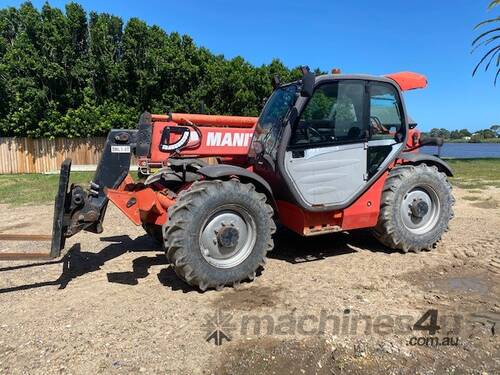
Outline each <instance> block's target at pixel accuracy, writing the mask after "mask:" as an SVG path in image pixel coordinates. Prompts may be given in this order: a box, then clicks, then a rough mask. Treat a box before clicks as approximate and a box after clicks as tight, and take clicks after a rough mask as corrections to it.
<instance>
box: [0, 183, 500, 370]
mask: <svg viewBox="0 0 500 375" xmlns="http://www.w3.org/2000/svg"><path fill="white" fill-rule="evenodd" d="M455 195H456V197H457V204H456V207H455V218H454V220H453V221H452V225H451V229H450V231H449V232H448V233H447V234H446V235H445V237H444V239H443V241H442V242H441V243H440V244H439V245H438V247H437V248H436V249H435V250H433V251H431V252H423V253H420V254H401V253H399V252H390V251H387V250H385V249H384V248H383V247H381V246H380V245H379V244H378V243H377V242H376V241H375V240H373V239H372V238H371V236H370V235H369V233H368V232H366V231H356V232H352V233H342V234H337V235H331V236H330V235H329V236H324V237H317V238H312V239H302V238H299V237H297V236H295V235H293V234H291V233H290V232H287V231H284V230H282V231H280V232H279V233H278V234H277V236H276V241H275V243H276V248H275V250H274V251H273V253H272V254H270V259H269V261H268V264H267V266H266V269H265V270H264V272H263V273H262V275H261V276H260V277H258V278H257V279H256V280H255V281H253V282H248V283H244V284H242V285H241V286H240V287H239V288H238V290H234V289H224V290H223V291H221V292H216V291H209V292H206V293H199V292H198V291H196V290H193V289H191V288H190V287H188V286H187V285H185V284H184V283H183V282H181V281H179V280H178V279H177V277H176V276H175V274H174V272H173V271H172V270H171V269H170V267H169V266H168V264H167V262H166V259H165V257H164V255H163V253H162V251H161V249H160V248H159V247H158V246H157V245H155V243H154V242H153V241H152V240H150V239H149V238H148V237H147V236H145V235H144V233H143V231H142V229H141V228H137V227H134V226H133V225H132V224H131V223H129V222H128V221H127V220H126V219H125V218H124V217H123V216H122V215H121V214H120V213H119V212H118V211H117V210H116V209H114V208H110V209H109V210H108V216H107V218H106V221H105V232H104V233H103V234H102V235H93V234H89V233H82V234H79V235H77V236H75V237H74V238H72V239H70V240H68V242H67V246H66V249H67V250H69V251H68V253H67V255H66V256H65V257H64V258H63V259H62V260H55V261H49V262H0V319H1V321H0V373H6V374H17V373H29V374H42V373H43V374H66V373H68V374H69V373H137V372H142V373H167V374H179V373H186V374H188V373H189V374H211V373H214V374H225V373H227V374H247V373H248V374H258V373H269V374H272V373H275V374H279V373H296V374H316V373H317V374H345V373H360V374H361V373H386V374H391V373H394V374H400V373H403V374H405V373H407V374H413V373H422V374H433V373H436V374H443V373H459V374H461V373H473V374H494V373H500V340H499V332H500V301H499V296H500V234H499V230H500V208H498V207H494V204H491V203H492V202H495V200H496V201H499V202H500V190H499V189H497V190H494V189H490V190H487V191H485V192H483V193H481V194H479V197H483V198H487V197H491V198H493V199H490V200H488V201H487V200H479V201H469V200H465V199H463V197H464V196H470V195H471V193H469V192H466V191H464V190H460V189H455ZM476 195H477V194H476ZM485 202H486V203H485ZM487 202H489V203H487ZM1 208H2V209H3V212H4V215H3V217H2V218H0V232H3V233H16V232H23V233H49V232H50V226H51V214H52V213H51V211H52V208H51V207H50V206H38V207H21V208H15V209H13V208H9V207H6V206H2V207H1ZM43 248H45V249H47V248H48V243H44V242H40V243H36V244H26V243H14V242H2V243H0V251H17V250H19V249H23V250H25V251H35V250H41V249H43ZM430 309H431V310H437V316H438V318H437V324H438V325H439V326H440V329H439V330H438V331H437V333H436V334H435V335H431V332H429V331H425V330H414V331H411V330H409V329H408V327H411V326H413V324H414V323H415V322H416V321H417V320H418V319H419V318H420V317H422V315H424V313H425V312H426V311H428V310H430ZM322 314H323V315H322ZM432 314H434V313H431V315H432ZM325 316H327V317H328V316H329V317H330V320H328V319H326V318H325ZM332 316H333V317H332ZM446 317H447V318H446ZM323 318H325V319H326V320H321V319H323ZM445 318H446V319H445ZM252 319H253V320H252ZM255 319H260V322H261V323H262V324H261V327H260V328H261V329H260V331H259V330H257V331H258V332H257V334H256V332H255V329H256V328H258V327H256V325H255ZM336 319H338V320H336ZM405 319H406V320H405ZM317 321H320V322H321V321H323V322H326V323H325V325H324V326H323V329H320V325H315V324H316V322H317ZM336 321H337V322H340V323H339V324H338V325H337V326H334V324H335V322H336ZM354 321H357V322H361V324H359V325H358V326H356V325H355V324H354V323H353V322H354ZM252 322H253V323H254V324H253V325H252ZM345 322H347V323H345ZM368 322H371V323H368ZM429 322H430V319H427V320H426V321H425V322H423V323H422V325H424V326H425V325H426V324H429ZM344 323H345V324H344ZM451 323H453V324H451ZM217 327H219V328H220V330H219V331H217V330H216V328H217ZM269 327H270V328H269ZM353 327H354V328H353ZM384 327H385V328H384ZM271 328H272V329H271ZM214 330H215V332H216V334H217V332H218V333H219V335H218V336H217V335H216V336H212V338H213V337H215V339H217V337H219V338H221V337H222V345H220V346H217V345H215V344H214V341H216V340H215V339H209V341H207V337H208V336H210V334H211V333H212V332H213V331H214ZM221 333H222V334H224V335H226V336H227V337H228V338H229V339H230V341H227V340H224V339H223V338H224V336H222V335H221ZM434 337H438V338H439V339H440V340H442V339H446V338H447V337H448V338H451V340H454V339H457V340H458V343H457V345H440V346H434V345H433V344H432V343H431V344H429V338H430V339H434ZM419 338H420V340H427V341H425V344H422V345H418V344H417V345H413V344H412V340H413V343H415V342H417V341H416V340H418V339H419ZM421 342H423V341H421ZM440 342H441V341H440Z"/></svg>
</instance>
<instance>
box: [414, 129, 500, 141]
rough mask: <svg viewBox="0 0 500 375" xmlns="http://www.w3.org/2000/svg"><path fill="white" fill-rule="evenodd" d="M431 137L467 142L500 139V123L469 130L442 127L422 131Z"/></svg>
mask: <svg viewBox="0 0 500 375" xmlns="http://www.w3.org/2000/svg"><path fill="white" fill-rule="evenodd" d="M422 133H423V134H424V135H429V136H431V137H441V138H444V139H445V140H451V141H454V140H455V141H458V140H464V141H468V142H489V141H495V140H497V139H500V125H492V126H491V127H490V128H489V129H481V130H478V131H476V132H470V131H469V130H468V129H460V130H458V129H457V130H448V129H444V128H433V129H431V130H430V131H429V132H422Z"/></svg>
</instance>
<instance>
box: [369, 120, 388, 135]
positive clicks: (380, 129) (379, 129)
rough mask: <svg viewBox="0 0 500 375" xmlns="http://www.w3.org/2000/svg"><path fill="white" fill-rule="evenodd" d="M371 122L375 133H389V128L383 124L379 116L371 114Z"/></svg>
mask: <svg viewBox="0 0 500 375" xmlns="http://www.w3.org/2000/svg"><path fill="white" fill-rule="evenodd" d="M370 123H371V128H372V130H374V131H373V133H374V134H377V133H378V134H389V129H387V128H386V127H385V126H384V125H382V121H380V119H379V118H378V117H377V116H370Z"/></svg>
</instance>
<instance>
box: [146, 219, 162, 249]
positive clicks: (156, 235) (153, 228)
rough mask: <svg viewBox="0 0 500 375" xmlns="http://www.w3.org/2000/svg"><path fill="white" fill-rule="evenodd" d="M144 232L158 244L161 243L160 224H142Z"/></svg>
mask: <svg viewBox="0 0 500 375" xmlns="http://www.w3.org/2000/svg"><path fill="white" fill-rule="evenodd" d="M142 227H143V228H144V230H145V231H146V233H147V234H148V235H149V236H150V237H151V238H152V239H153V240H155V242H158V243H159V244H161V245H162V244H163V231H162V227H161V225H156V224H149V223H148V224H142Z"/></svg>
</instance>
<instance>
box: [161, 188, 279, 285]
mask: <svg viewBox="0 0 500 375" xmlns="http://www.w3.org/2000/svg"><path fill="white" fill-rule="evenodd" d="M272 216H273V209H272V208H271V206H269V205H268V204H267V203H266V196H265V195H264V194H262V193H259V192H257V191H256V190H255V187H254V186H253V185H252V184H242V183H240V182H239V181H236V180H231V181H202V182H195V183H193V185H192V186H191V188H189V189H188V190H185V191H183V192H181V193H180V194H179V195H178V198H177V202H176V204H175V205H173V206H172V207H170V208H169V210H168V217H169V218H168V221H167V223H166V224H165V226H164V232H165V239H166V240H165V248H166V250H167V258H168V260H169V262H170V264H171V266H172V267H173V268H174V270H175V272H176V273H177V275H179V277H181V278H182V279H183V280H185V281H186V282H187V283H189V284H190V285H193V286H197V287H199V288H200V289H201V290H205V289H207V288H217V289H220V288H222V287H223V286H225V285H233V284H235V283H239V282H240V281H242V280H245V279H253V278H254V277H255V273H256V271H257V269H258V268H259V267H261V266H263V265H264V263H265V259H266V253H267V251H269V250H271V249H272V248H273V241H272V238H271V235H272V233H274V231H275V229H276V228H275V225H274V222H273V219H272Z"/></svg>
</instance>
